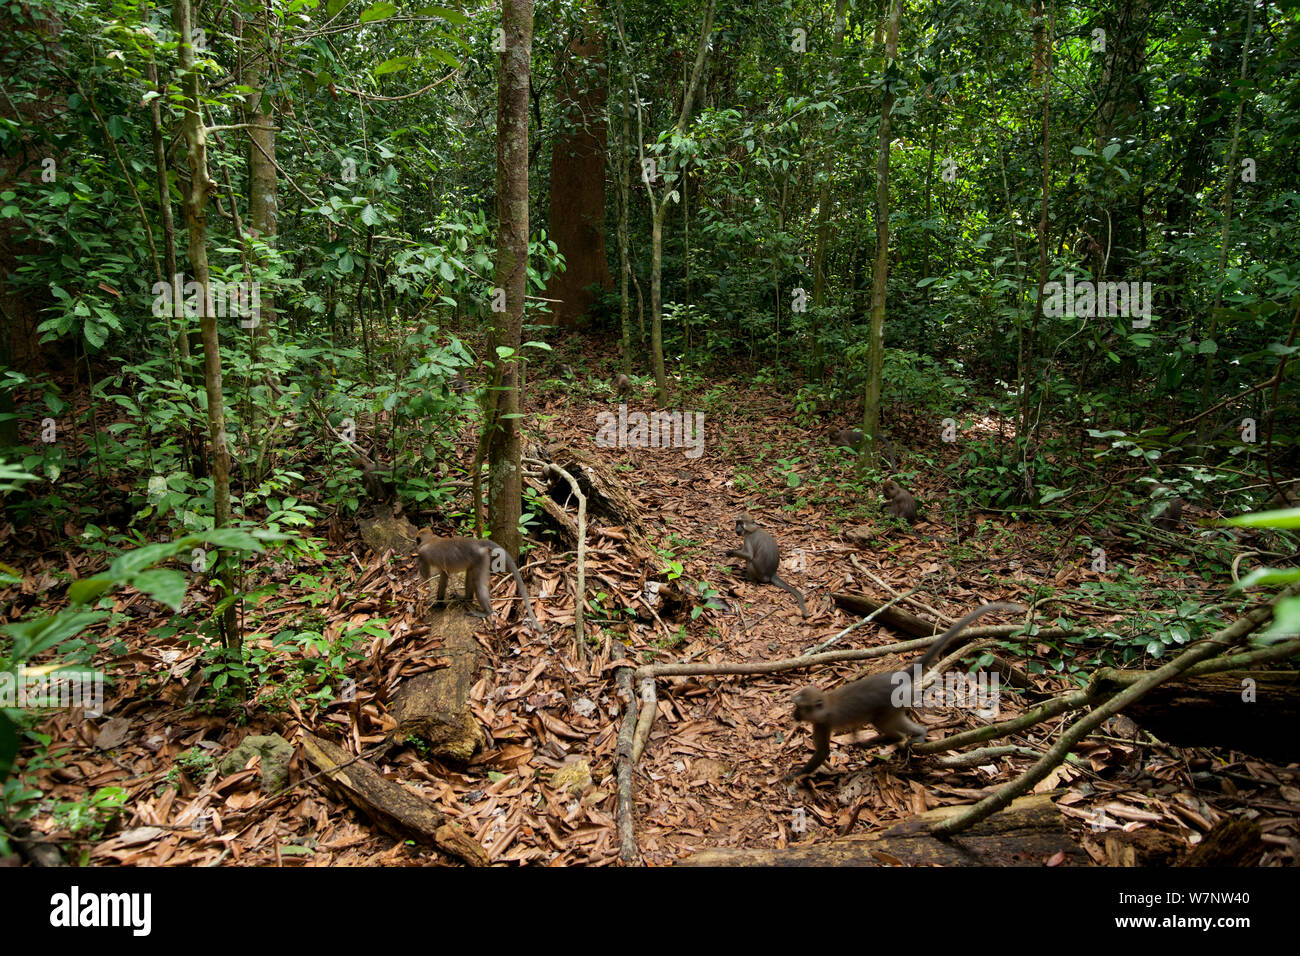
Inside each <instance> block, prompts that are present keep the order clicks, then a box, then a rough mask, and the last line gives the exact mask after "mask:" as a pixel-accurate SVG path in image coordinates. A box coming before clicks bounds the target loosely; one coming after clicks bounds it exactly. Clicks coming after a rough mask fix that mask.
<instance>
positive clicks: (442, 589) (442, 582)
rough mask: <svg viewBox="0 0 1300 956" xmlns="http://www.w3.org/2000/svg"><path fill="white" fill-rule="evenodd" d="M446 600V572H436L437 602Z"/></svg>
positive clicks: (440, 602)
mask: <svg viewBox="0 0 1300 956" xmlns="http://www.w3.org/2000/svg"><path fill="white" fill-rule="evenodd" d="M446 600H447V572H446V571H439V572H438V601H437V603H438V604H442V603H443V602H444V601H446Z"/></svg>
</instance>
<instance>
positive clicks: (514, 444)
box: [485, 0, 604, 555]
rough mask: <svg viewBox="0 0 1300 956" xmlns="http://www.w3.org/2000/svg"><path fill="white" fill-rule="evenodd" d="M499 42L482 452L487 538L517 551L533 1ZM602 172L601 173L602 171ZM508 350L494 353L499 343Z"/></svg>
mask: <svg viewBox="0 0 1300 956" xmlns="http://www.w3.org/2000/svg"><path fill="white" fill-rule="evenodd" d="M501 22H502V26H503V27H504V29H505V49H504V50H502V51H501V71H500V74H499V76H498V79H497V229H498V240H497V261H496V284H497V287H498V288H500V289H502V290H504V291H505V309H504V311H501V312H493V315H492V334H491V337H490V342H489V351H488V354H489V355H490V356H492V360H493V361H495V362H497V363H498V366H497V372H496V374H495V376H494V379H495V381H496V384H497V385H499V386H500V387H501V390H500V391H499V392H498V395H499V400H498V402H497V406H496V413H495V415H493V416H492V418H491V420H490V421H489V422H488V423H487V424H486V426H485V427H487V428H490V429H491V438H490V439H489V446H488V448H489V457H488V462H489V464H488V521H489V524H490V526H491V529H492V539H493V540H494V541H496V542H497V544H499V545H501V547H503V548H505V549H506V550H507V551H509V552H510V553H511V554H512V555H518V554H519V544H520V539H519V515H520V509H521V505H522V495H523V479H522V476H521V474H520V471H519V453H520V448H519V444H520V443H519V417H518V416H519V406H520V403H519V363H518V352H519V345H520V341H521V338H522V332H523V323H524V296H525V294H526V292H527V279H528V78H529V70H530V65H531V64H530V59H531V57H532V49H533V0H504V2H503V4H502V9H501ZM601 176H602V178H603V177H604V173H603V170H602V173H601ZM499 349H507V350H508V354H507V357H506V358H505V359H504V360H503V359H500V358H498V350H499Z"/></svg>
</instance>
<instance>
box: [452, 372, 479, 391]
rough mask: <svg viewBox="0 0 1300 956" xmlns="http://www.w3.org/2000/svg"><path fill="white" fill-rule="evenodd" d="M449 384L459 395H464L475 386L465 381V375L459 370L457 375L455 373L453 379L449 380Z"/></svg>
mask: <svg viewBox="0 0 1300 956" xmlns="http://www.w3.org/2000/svg"><path fill="white" fill-rule="evenodd" d="M447 384H448V385H450V386H451V390H452V391H453V392H455V393H456V394H457V395H464V394H465V393H466V392H468V391H469V390H470V389H471V388H473V386H472V385H470V383H469V382H467V381H465V376H464V375H461V374H460V372H457V373H456V374H455V375H453V376H452V377H451V381H450V382H448V383H447Z"/></svg>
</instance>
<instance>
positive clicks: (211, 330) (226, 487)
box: [172, 0, 243, 654]
mask: <svg viewBox="0 0 1300 956" xmlns="http://www.w3.org/2000/svg"><path fill="white" fill-rule="evenodd" d="M172 17H173V22H174V24H175V26H176V31H177V33H179V34H180V43H179V44H178V45H177V55H178V57H179V59H180V68H181V70H180V71H181V89H182V93H183V100H184V103H185V116H184V119H183V120H182V121H181V132H182V133H183V135H184V138H185V147H186V162H187V163H188V165H189V170H190V188H189V194H188V195H187V196H186V197H185V224H186V226H187V228H188V230H189V237H190V250H189V254H190V268H191V269H192V270H193V272H194V281H195V282H197V283H198V285H199V289H200V303H199V329H200V331H201V332H202V336H203V381H204V385H205V388H206V390H207V395H208V436H209V438H210V439H211V441H212V498H213V500H212V515H213V524H214V526H215V527H218V528H223V527H225V526H227V525H229V524H230V454H229V452H228V450H227V446H226V412H225V406H224V404H223V400H222V381H221V380H222V373H221V346H220V342H219V340H218V334H217V317H216V310H215V308H214V307H213V302H212V286H211V282H210V277H209V274H208V247H207V235H208V200H209V199H211V198H212V193H213V192H214V191H215V190H216V188H217V184H216V183H215V182H214V181H213V179H212V177H211V176H210V175H209V174H208V134H207V129H206V128H205V127H204V125H203V118H202V114H201V113H200V110H201V109H202V99H201V97H200V93H199V74H198V71H197V70H196V69H195V66H194V47H193V46H192V45H191V38H192V36H193V33H194V25H193V20H192V18H191V12H190V0H174V2H173V5H172ZM227 557H228V558H229V559H230V560H229V561H228V562H226V566H225V568H224V570H223V573H222V575H221V580H223V581H224V583H225V587H226V589H227V593H226V594H225V595H223V597H229V596H230V594H232V593H234V587H235V583H234V581H235V573H236V572H237V571H238V565H237V563H236V559H235V556H234V555H228V556H227ZM220 558H221V552H220V551H216V552H214V553H213V563H212V564H211V565H209V567H212V566H218V567H219V566H220ZM235 604H236V602H233V601H232V602H231V603H230V604H229V606H228V607H227V608H226V610H225V612H224V613H223V614H222V617H221V629H222V642H223V643H224V645H225V647H226V648H227V649H228V650H230V651H233V652H235V653H237V654H238V653H240V652H242V649H243V640H242V636H241V635H240V633H239V627H238V622H237V618H236V606H235Z"/></svg>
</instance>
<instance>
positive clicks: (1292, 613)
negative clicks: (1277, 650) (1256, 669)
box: [1258, 597, 1300, 644]
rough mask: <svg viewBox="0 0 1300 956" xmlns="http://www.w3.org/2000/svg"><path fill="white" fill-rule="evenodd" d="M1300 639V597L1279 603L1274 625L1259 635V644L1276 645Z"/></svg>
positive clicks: (1274, 616) (1274, 612)
mask: <svg viewBox="0 0 1300 956" xmlns="http://www.w3.org/2000/svg"><path fill="white" fill-rule="evenodd" d="M1297 637H1300V597H1292V598H1287V599H1286V600H1285V601H1278V602H1277V605H1276V606H1275V607H1274V608H1273V623H1272V624H1270V625H1269V626H1268V628H1267V629H1266V630H1265V631H1264V632H1263V633H1262V634H1260V635H1259V639H1258V640H1259V643H1261V644H1276V643H1277V642H1279V641H1293V640H1295V639H1296V638H1297Z"/></svg>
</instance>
